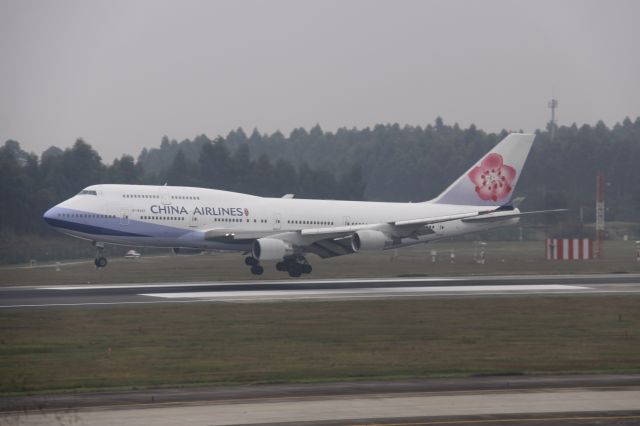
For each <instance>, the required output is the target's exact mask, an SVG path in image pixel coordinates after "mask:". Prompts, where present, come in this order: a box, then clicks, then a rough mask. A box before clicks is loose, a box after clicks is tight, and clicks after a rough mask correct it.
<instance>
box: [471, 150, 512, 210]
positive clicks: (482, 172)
mask: <svg viewBox="0 0 640 426" xmlns="http://www.w3.org/2000/svg"><path fill="white" fill-rule="evenodd" d="M467 176H469V179H471V182H473V184H474V185H475V186H476V192H477V193H478V197H480V199H482V200H492V201H498V200H501V199H503V198H506V197H507V196H508V195H509V193H510V192H511V190H512V189H513V188H512V187H511V184H512V182H513V180H514V179H515V178H516V169H514V168H513V167H511V166H507V165H506V164H504V163H503V162H502V155H500V154H489V155H487V156H486V157H485V158H484V159H483V160H482V162H481V163H480V166H479V167H474V168H473V169H472V170H471V171H470V172H469V174H468V175H467Z"/></svg>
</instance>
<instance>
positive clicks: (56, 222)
mask: <svg viewBox="0 0 640 426" xmlns="http://www.w3.org/2000/svg"><path fill="white" fill-rule="evenodd" d="M44 220H45V221H46V222H47V223H48V224H49V225H51V226H55V227H56V228H62V229H69V230H71V231H78V232H83V233H85V234H92V235H113V236H118V237H150V236H151V235H143V234H136V233H133V232H124V231H118V230H116V229H111V228H103V227H101V226H94V225H87V224H85V223H78V222H71V221H68V220H61V219H53V218H50V217H46V218H44Z"/></svg>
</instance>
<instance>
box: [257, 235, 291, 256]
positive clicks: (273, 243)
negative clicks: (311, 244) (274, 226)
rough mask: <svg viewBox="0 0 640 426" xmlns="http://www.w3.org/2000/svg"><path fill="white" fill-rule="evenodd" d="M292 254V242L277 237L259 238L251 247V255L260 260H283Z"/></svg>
mask: <svg viewBox="0 0 640 426" xmlns="http://www.w3.org/2000/svg"><path fill="white" fill-rule="evenodd" d="M290 254H293V247H291V244H289V243H286V242H284V241H282V240H278V239H275V238H259V239H257V240H255V241H254V242H253V246H252V247H251V255H252V256H253V257H255V258H256V259H258V260H281V259H282V258H283V257H285V256H288V255H290Z"/></svg>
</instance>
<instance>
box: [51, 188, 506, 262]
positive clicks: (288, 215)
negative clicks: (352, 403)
mask: <svg viewBox="0 0 640 426" xmlns="http://www.w3.org/2000/svg"><path fill="white" fill-rule="evenodd" d="M483 208H485V209H486V207H482V206H464V205H447V204H436V203H431V202H422V203H384V202H364V201H338V200H306V199H295V198H264V197H257V196H253V195H248V194H241V193H235V192H228V191H220V190H214V189H205V188H192V187H174V186H148V185H94V186H91V187H88V188H86V189H85V190H83V191H82V192H81V193H80V194H78V195H76V196H74V197H72V198H70V199H68V200H66V201H64V202H62V203H60V204H58V205H57V206H55V207H53V208H52V209H50V210H49V211H47V213H46V214H45V220H46V221H47V222H48V223H49V224H51V225H52V226H54V227H56V228H57V229H59V230H61V231H62V232H65V233H67V234H70V235H73V236H76V237H79V238H84V239H87V240H92V241H95V242H104V243H111V244H121V245H127V246H145V247H171V248H178V247H179V248H193V249H202V250H238V251H248V250H250V248H251V241H250V240H249V239H246V240H245V239H237V240H233V241H228V242H227V241H220V240H210V239H207V238H206V235H207V231H211V230H217V231H220V230H222V231H224V232H228V233H229V234H230V235H233V234H234V233H236V232H237V233H239V234H244V235H246V234H251V233H255V235H256V237H257V238H259V237H261V236H274V235H284V234H287V233H295V232H298V231H300V230H305V229H319V228H330V227H344V226H346V227H353V228H354V229H357V228H358V227H360V226H361V225H367V224H379V223H385V222H394V221H400V220H412V219H418V218H425V217H439V216H445V215H455V214H462V213H468V212H477V211H479V210H482V209H483ZM515 222H517V219H508V220H505V221H500V222H493V223H482V224H471V223H466V222H463V221H461V220H453V221H447V222H444V223H440V224H434V225H431V230H432V231H433V233H432V234H428V235H421V236H419V237H418V238H410V239H409V238H407V239H403V240H402V241H400V242H398V243H397V244H395V245H393V246H390V247H387V248H394V247H403V246H408V245H413V244H417V243H423V242H428V241H434V240H438V239H442V238H446V237H450V236H455V235H460V234H465V233H469V232H478V231H482V230H484V229H489V228H494V227H497V226H504V225H505V224H510V223H515ZM300 243H301V244H304V241H303V240H301V241H300Z"/></svg>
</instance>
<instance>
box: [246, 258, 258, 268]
mask: <svg viewBox="0 0 640 426" xmlns="http://www.w3.org/2000/svg"><path fill="white" fill-rule="evenodd" d="M244 264H245V265H247V266H256V265H258V259H256V258H255V257H251V256H247V257H245V258H244Z"/></svg>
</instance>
